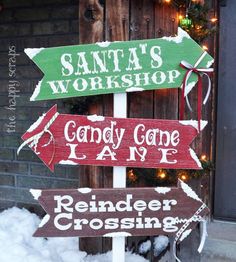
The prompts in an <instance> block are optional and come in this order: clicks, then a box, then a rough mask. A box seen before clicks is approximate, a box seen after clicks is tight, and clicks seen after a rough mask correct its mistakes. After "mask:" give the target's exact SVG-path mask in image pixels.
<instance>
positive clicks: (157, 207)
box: [31, 174, 209, 240]
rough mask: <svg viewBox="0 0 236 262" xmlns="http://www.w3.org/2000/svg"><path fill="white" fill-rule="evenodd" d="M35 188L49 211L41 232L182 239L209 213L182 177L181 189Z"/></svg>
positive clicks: (36, 233) (179, 184) (67, 235)
mask: <svg viewBox="0 0 236 262" xmlns="http://www.w3.org/2000/svg"><path fill="white" fill-rule="evenodd" d="M117 175H118V174H117ZM31 193H32V194H33V195H34V197H35V199H37V200H38V201H39V203H40V205H41V206H42V207H43V208H44V210H45V211H46V212H47V215H46V216H45V217H44V219H43V220H42V222H41V224H40V225H39V228H38V229H37V231H36V232H35V234H34V236H36V237H75V236H80V237H95V236H104V237H113V236H144V235H147V236H152V235H159V234H164V235H175V236H178V239H179V240H181V238H184V237H185V236H187V235H188V234H189V233H190V232H191V230H192V229H193V227H194V226H195V225H196V223H197V222H199V221H202V219H203V217H204V216H205V215H206V214H207V213H208V212H209V210H208V208H207V207H206V205H205V204H204V203H203V202H202V201H201V199H199V197H198V196H197V195H196V193H195V192H194V191H193V190H192V189H191V188H190V187H189V186H188V185H187V184H185V183H184V182H183V181H181V180H179V183H178V187H176V188H168V187H157V188H123V189H121V188H113V189H90V188H80V189H48V190H31Z"/></svg>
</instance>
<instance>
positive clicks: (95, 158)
mask: <svg viewBox="0 0 236 262" xmlns="http://www.w3.org/2000/svg"><path fill="white" fill-rule="evenodd" d="M55 116H56V117H55ZM96 119H97V116H96ZM53 120H54V121H53ZM45 126H46V127H47V128H45ZM197 135H198V131H197V130H196V129H195V128H194V127H193V126H192V124H191V123H190V125H187V124H186V125H182V124H181V123H179V121H178V120H162V119H138V118H137V119H135V118H129V119H127V118H112V117H104V118H103V120H102V121H100V120H99V121H95V122H94V121H91V118H89V117H87V116H79V115H69V114H59V113H58V112H57V106H56V105H55V106H54V107H52V108H51V109H50V110H49V111H48V112H47V113H46V114H45V116H44V118H43V120H42V121H41V122H40V124H39V125H38V126H37V128H35V129H34V130H33V131H31V132H28V131H27V132H26V133H25V134H24V135H23V136H22V139H23V140H24V141H25V142H24V143H23V144H22V145H21V147H20V148H22V147H23V146H24V145H26V144H28V145H29V146H30V147H31V149H32V150H33V151H34V152H35V153H36V154H37V155H38V157H39V158H40V159H41V160H42V161H43V162H44V163H45V165H47V166H48V167H49V168H50V169H51V170H52V171H53V170H54V165H55V164H57V163H60V164H73V165H75V164H80V165H98V166H130V167H145V168H157V167H158V168H172V169H201V168H202V167H201V165H200V164H199V163H200V161H199V160H198V158H197V156H196V155H195V153H194V151H193V150H192V149H191V148H190V147H189V146H190V144H191V143H192V141H193V140H194V138H195V137H196V136H197ZM18 151H19V150H18ZM193 156H194V157H193Z"/></svg>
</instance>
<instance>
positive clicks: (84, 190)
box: [78, 187, 92, 194]
mask: <svg viewBox="0 0 236 262" xmlns="http://www.w3.org/2000/svg"><path fill="white" fill-rule="evenodd" d="M78 191H79V192H80V193H82V194H88V193H90V192H91V191H92V189H91V188H89V187H83V188H78Z"/></svg>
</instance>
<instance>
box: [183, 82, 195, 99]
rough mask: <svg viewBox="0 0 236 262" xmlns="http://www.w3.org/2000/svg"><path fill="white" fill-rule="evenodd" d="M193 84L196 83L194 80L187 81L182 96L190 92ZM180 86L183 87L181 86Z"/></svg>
mask: <svg viewBox="0 0 236 262" xmlns="http://www.w3.org/2000/svg"><path fill="white" fill-rule="evenodd" d="M195 84H196V81H193V82H190V83H187V85H186V86H185V90H184V96H187V95H188V94H189V93H190V92H191V90H192V89H193V88H194V86H195ZM181 88H183V86H181Z"/></svg>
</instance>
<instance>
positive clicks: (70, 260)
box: [0, 207, 147, 262]
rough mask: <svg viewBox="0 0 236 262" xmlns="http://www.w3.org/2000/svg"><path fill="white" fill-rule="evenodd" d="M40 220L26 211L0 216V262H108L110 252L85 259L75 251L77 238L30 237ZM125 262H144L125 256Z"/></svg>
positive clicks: (134, 257) (132, 255) (134, 256)
mask: <svg viewBox="0 0 236 262" xmlns="http://www.w3.org/2000/svg"><path fill="white" fill-rule="evenodd" d="M39 223H40V219H39V218H38V217H37V216H36V215H35V214H32V213H30V212H29V211H27V210H25V209H19V208H17V207H13V208H10V209H8V210H5V211H3V212H1V213H0V261H1V262H110V261H111V252H108V253H106V254H100V255H96V256H87V254H86V252H81V251H78V238H68V237H67V238H49V239H48V240H46V239H44V238H35V237H32V235H33V233H34V231H35V230H36V228H37V227H38V225H39ZM125 261H126V262H145V261H147V260H145V259H144V258H143V257H141V256H138V255H135V254H131V253H129V252H127V253H126V260H125Z"/></svg>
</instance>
